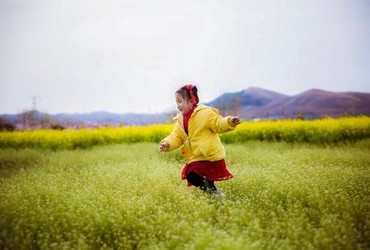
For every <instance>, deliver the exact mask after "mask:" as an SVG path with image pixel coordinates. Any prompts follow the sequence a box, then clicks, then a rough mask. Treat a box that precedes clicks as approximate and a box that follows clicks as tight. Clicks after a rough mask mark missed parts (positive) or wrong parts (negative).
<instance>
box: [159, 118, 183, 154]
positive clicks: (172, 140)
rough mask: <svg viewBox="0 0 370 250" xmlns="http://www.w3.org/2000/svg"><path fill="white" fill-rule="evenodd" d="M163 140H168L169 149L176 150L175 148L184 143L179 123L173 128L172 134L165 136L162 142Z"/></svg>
mask: <svg viewBox="0 0 370 250" xmlns="http://www.w3.org/2000/svg"><path fill="white" fill-rule="evenodd" d="M163 141H166V142H167V143H168V145H169V146H170V147H169V148H168V151H172V150H175V149H177V148H179V147H180V146H181V145H182V144H183V143H184V142H183V139H182V137H181V136H180V131H179V127H178V125H177V124H176V126H175V127H174V128H173V130H172V132H171V133H170V135H169V136H167V137H166V138H164V139H163V140H162V141H161V142H163Z"/></svg>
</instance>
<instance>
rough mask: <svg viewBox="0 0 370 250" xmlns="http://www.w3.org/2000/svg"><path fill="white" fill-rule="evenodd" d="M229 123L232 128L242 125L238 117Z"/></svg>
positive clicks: (231, 119)
mask: <svg viewBox="0 0 370 250" xmlns="http://www.w3.org/2000/svg"><path fill="white" fill-rule="evenodd" d="M229 123H230V125H231V126H233V127H235V126H236V125H238V124H240V118H239V117H237V116H234V117H231V118H230V120H229Z"/></svg>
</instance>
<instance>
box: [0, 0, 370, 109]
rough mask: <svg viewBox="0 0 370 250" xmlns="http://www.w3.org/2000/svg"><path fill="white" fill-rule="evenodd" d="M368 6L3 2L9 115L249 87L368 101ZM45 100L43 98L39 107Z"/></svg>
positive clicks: (120, 105)
mask: <svg viewBox="0 0 370 250" xmlns="http://www.w3.org/2000/svg"><path fill="white" fill-rule="evenodd" d="M369 13H370V1H368V0H325V1H323V0H306V1H304V0H290V1H289V0H279V1H274V0H269V1H263V0H253V1H252V0H155V1H154V0H153V1H151V0H104V1H102V0H100V1H98V0H89V1H87V0H86V1H82V0H0V113H18V112H22V111H25V110H27V109H31V108H32V105H33V100H35V104H36V107H37V108H38V109H39V110H41V111H45V112H49V113H53V114H54V113H60V112H69V113H70V112H90V111H98V110H106V111H111V112H119V113H123V112H158V111H164V110H168V109H169V108H171V107H173V106H174V91H176V89H178V88H179V87H181V86H182V85H184V84H187V83H193V84H196V85H197V86H198V88H199V95H200V98H201V101H202V102H208V101H211V100H213V99H214V98H216V97H218V96H219V95H221V94H222V93H224V92H236V91H241V90H243V89H246V88H248V87H251V86H255V87H261V88H265V89H269V90H273V91H277V92H279V93H282V94H288V95H294V94H298V93H300V92H303V91H305V90H308V89H311V88H320V89H324V90H330V91H336V92H342V91H359V92H370V67H369V66H370V15H369ZM33 97H35V98H33Z"/></svg>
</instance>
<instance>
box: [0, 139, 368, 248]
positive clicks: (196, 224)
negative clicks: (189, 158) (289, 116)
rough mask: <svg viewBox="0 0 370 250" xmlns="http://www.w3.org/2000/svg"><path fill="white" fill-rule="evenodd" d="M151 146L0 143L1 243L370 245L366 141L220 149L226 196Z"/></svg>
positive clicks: (55, 245) (63, 245)
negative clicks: (202, 186) (192, 183)
mask: <svg viewBox="0 0 370 250" xmlns="http://www.w3.org/2000/svg"><path fill="white" fill-rule="evenodd" d="M156 149H157V145H156V144H155V143H134V144H122V145H111V146H106V147H96V148H93V149H87V150H75V151H49V150H40V149H22V150H16V149H2V150H0V190H1V192H0V200H1V203H0V248H1V249H135V248H136V249H369V248H370V240H369V239H370V212H369V211H370V186H369V183H370V158H369V150H370V141H369V140H364V141H360V142H357V143H351V144H341V145H337V146H333V145H331V146H330V145H329V146H324V145H312V144H288V143H266V142H248V143H245V144H235V145H231V144H229V145H226V152H227V155H228V156H227V162H228V166H229V168H230V170H231V171H232V172H234V174H235V177H234V179H232V180H228V181H224V182H220V183H216V184H217V185H218V186H219V187H220V188H222V190H223V192H224V193H225V196H224V197H222V199H217V198H216V197H210V196H208V195H206V194H204V193H202V192H201V191H200V190H197V189H196V188H193V187H190V188H188V187H186V184H185V182H184V181H181V179H180V174H179V172H180V169H181V167H182V165H183V160H182V158H181V157H180V154H179V153H178V152H171V153H168V154H159V153H158V152H157V150H156Z"/></svg>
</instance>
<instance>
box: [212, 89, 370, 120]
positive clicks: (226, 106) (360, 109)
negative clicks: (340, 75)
mask: <svg viewBox="0 0 370 250" xmlns="http://www.w3.org/2000/svg"><path fill="white" fill-rule="evenodd" d="M207 104H208V105H210V106H213V107H216V108H218V109H220V111H221V113H223V114H224V115H227V114H231V115H234V114H238V115H239V116H241V117H243V118H244V119H252V118H266V119H279V118H296V117H303V118H307V119H314V118H320V117H323V116H331V117H339V116H344V115H361V114H364V115H370V93H360V92H329V91H325V90H320V89H311V90H308V91H305V92H303V93H300V94H298V95H294V96H287V95H283V94H280V93H277V92H273V91H270V90H265V89H261V88H248V89H246V90H244V91H241V92H236V93H226V94H223V95H222V96H220V97H218V98H216V99H215V100H213V101H212V102H209V103H207Z"/></svg>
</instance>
